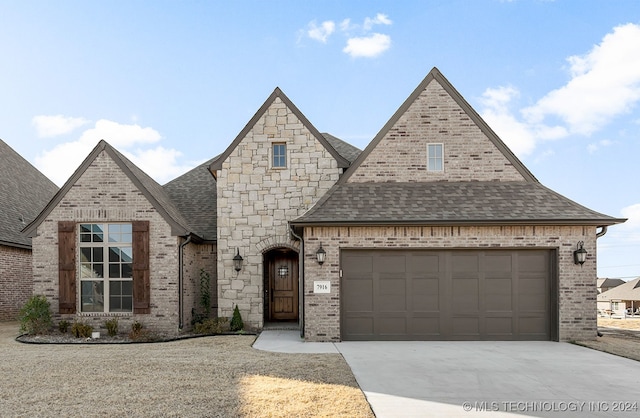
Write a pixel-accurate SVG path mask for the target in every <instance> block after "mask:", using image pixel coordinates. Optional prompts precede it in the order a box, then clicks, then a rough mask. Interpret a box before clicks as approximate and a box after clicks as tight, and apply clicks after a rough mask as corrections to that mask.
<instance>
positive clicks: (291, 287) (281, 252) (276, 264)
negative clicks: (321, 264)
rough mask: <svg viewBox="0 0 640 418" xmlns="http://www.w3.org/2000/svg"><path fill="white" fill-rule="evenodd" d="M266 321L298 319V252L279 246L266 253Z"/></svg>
mask: <svg viewBox="0 0 640 418" xmlns="http://www.w3.org/2000/svg"><path fill="white" fill-rule="evenodd" d="M264 289H265V300H264V305H265V321H298V297H299V296H298V253H296V252H295V251H293V250H291V249H289V248H277V249H273V250H271V251H269V252H267V253H265V254H264Z"/></svg>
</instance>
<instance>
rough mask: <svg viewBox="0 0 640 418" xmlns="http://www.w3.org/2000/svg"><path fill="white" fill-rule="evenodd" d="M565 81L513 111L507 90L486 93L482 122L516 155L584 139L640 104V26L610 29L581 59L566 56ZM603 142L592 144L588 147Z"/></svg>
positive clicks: (512, 93) (513, 95)
mask: <svg viewBox="0 0 640 418" xmlns="http://www.w3.org/2000/svg"><path fill="white" fill-rule="evenodd" d="M567 62H568V63H569V64H570V67H569V73H570V76H571V78H570V80H569V81H568V82H567V84H565V85H564V86H562V87H560V88H558V89H555V90H553V91H551V92H549V93H547V94H546V95H545V96H544V97H542V98H541V99H540V100H538V101H537V102H536V103H535V104H534V105H532V106H529V107H526V108H524V109H521V110H520V111H517V112H514V111H513V110H512V108H511V107H512V106H513V103H512V102H513V99H514V98H516V97H517V96H518V90H517V89H515V88H513V87H498V88H495V89H491V88H489V89H487V90H486V91H485V92H484V94H483V98H482V103H483V105H484V106H485V108H484V109H483V110H482V111H481V113H482V116H483V118H484V119H485V120H486V121H487V122H488V123H489V125H490V126H491V127H492V128H493V129H494V130H495V131H496V133H497V134H498V135H499V136H500V137H501V138H502V140H503V141H505V143H507V145H509V147H510V148H511V149H512V150H513V151H514V152H516V153H517V154H529V153H531V152H532V151H533V149H534V148H535V146H536V144H537V142H539V141H543V140H555V139H562V138H566V137H568V136H569V135H582V136H589V135H591V134H593V133H594V132H596V131H598V130H600V129H602V128H603V127H604V126H605V125H607V124H608V123H610V122H611V121H612V120H613V119H614V118H615V117H616V116H618V115H621V114H624V113H627V112H629V111H630V109H631V108H633V106H635V105H636V104H637V103H638V101H640V26H639V25H634V24H627V25H622V26H618V27H615V28H614V29H613V32H611V33H609V34H607V35H606V36H605V37H604V38H603V40H602V42H601V43H600V44H598V45H596V46H594V47H593V48H592V49H591V51H589V52H588V53H587V54H585V55H582V56H578V55H575V56H571V57H569V58H567ZM606 145H609V144H605V143H600V144H599V145H598V144H592V146H589V147H588V150H589V151H590V152H593V151H595V149H596V148H594V147H601V146H606Z"/></svg>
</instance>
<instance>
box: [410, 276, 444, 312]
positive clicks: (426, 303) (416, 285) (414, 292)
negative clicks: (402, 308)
mask: <svg viewBox="0 0 640 418" xmlns="http://www.w3.org/2000/svg"><path fill="white" fill-rule="evenodd" d="M439 282H440V279H439V278H437V277H436V278H433V279H418V278H414V279H412V280H411V284H412V285H411V294H410V297H411V305H412V307H413V311H414V312H424V311H439V310H440V283H439Z"/></svg>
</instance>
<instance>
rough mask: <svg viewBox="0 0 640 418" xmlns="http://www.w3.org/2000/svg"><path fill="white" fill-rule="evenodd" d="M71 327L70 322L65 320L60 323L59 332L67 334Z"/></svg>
mask: <svg viewBox="0 0 640 418" xmlns="http://www.w3.org/2000/svg"><path fill="white" fill-rule="evenodd" d="M69 325H71V324H70V323H69V321H65V320H64V319H63V320H62V321H60V322H58V330H59V331H60V332H61V333H63V334H66V333H67V331H69Z"/></svg>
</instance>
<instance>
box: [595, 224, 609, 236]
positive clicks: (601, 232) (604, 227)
mask: <svg viewBox="0 0 640 418" xmlns="http://www.w3.org/2000/svg"><path fill="white" fill-rule="evenodd" d="M598 228H602V229H601V230H600V232H596V239H598V238H600V237H602V236H604V234H606V233H607V225H599V226H598Z"/></svg>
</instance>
